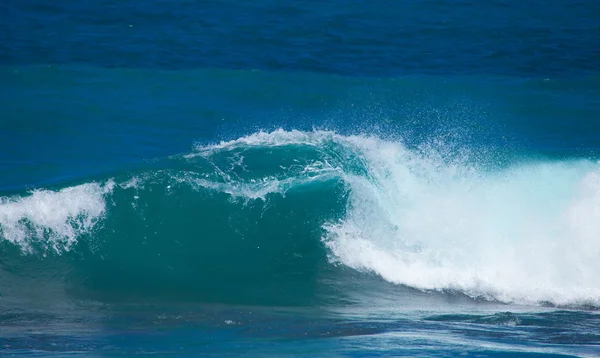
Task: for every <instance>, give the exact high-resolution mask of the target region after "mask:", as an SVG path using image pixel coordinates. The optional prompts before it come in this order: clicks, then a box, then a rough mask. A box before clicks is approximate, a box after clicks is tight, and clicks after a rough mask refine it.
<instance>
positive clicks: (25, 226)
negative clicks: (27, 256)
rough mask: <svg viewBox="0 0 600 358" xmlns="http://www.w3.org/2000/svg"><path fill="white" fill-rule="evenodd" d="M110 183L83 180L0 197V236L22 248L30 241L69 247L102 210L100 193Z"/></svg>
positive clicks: (110, 186) (29, 247) (27, 247)
mask: <svg viewBox="0 0 600 358" xmlns="http://www.w3.org/2000/svg"><path fill="white" fill-rule="evenodd" d="M113 187H114V183H113V182H112V181H111V182H108V183H106V184H105V185H100V184H98V183H87V184H83V185H78V186H74V187H69V188H65V189H62V190H60V191H51V190H44V189H38V190H34V191H32V192H31V195H29V196H14V197H2V198H0V228H1V232H0V238H1V239H4V240H8V241H10V242H12V243H14V244H16V245H18V246H20V247H21V249H22V250H23V251H24V252H31V251H32V250H33V246H34V243H38V244H39V245H40V246H41V247H43V249H44V250H46V249H49V248H51V249H53V250H55V251H56V252H57V253H60V252H62V251H63V250H69V249H70V248H71V247H72V246H73V245H74V244H75V243H76V242H77V238H78V236H79V235H81V234H83V233H88V232H90V230H92V229H93V228H94V226H95V225H96V224H97V222H98V221H99V219H101V218H102V217H103V216H104V214H105V211H106V203H105V198H104V196H105V195H106V194H107V193H109V192H111V191H112V189H113Z"/></svg>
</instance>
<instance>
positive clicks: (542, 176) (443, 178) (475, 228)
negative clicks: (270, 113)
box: [194, 130, 600, 305]
mask: <svg viewBox="0 0 600 358" xmlns="http://www.w3.org/2000/svg"><path fill="white" fill-rule="evenodd" d="M328 143H333V144H335V145H336V146H338V147H339V148H338V149H336V150H340V151H344V153H341V152H340V153H338V158H340V159H341V160H344V159H343V158H347V157H348V155H349V153H352V155H354V156H355V157H358V158H360V160H361V161H362V163H363V165H364V166H365V169H366V171H367V174H366V175H364V174H361V175H358V174H353V173H351V172H350V171H348V170H345V169H344V167H343V165H342V164H341V163H337V164H335V163H334V164H331V171H332V172H335V171H337V173H338V174H339V173H341V174H339V175H341V176H342V177H343V178H344V180H345V181H346V183H347V185H348V186H349V188H350V198H349V202H348V208H347V213H346V217H345V218H344V219H343V220H342V221H340V222H334V223H328V224H326V225H325V229H326V235H325V237H324V238H323V241H324V242H325V244H326V245H327V246H328V248H329V250H330V257H331V260H332V261H335V262H338V263H341V264H344V265H347V266H349V267H352V268H355V269H357V270H363V271H372V272H374V273H377V274H378V275H380V276H381V277H383V278H384V279H386V280H388V281H390V282H393V283H398V284H404V285H408V286H411V287H415V288H419V289H425V290H445V289H452V290H460V291H462V292H464V293H466V294H469V295H472V296H479V297H488V298H495V299H499V300H503V301H512V302H523V303H533V302H540V301H549V302H553V303H555V304H594V305H600V259H599V258H600V170H599V168H598V165H597V164H596V163H592V162H590V161H585V160H581V161H564V162H529V163H521V164H515V165H513V166H511V167H508V168H504V169H490V170H486V169H483V168H481V167H478V166H477V165H471V164H469V157H470V156H472V154H473V153H469V151H468V150H467V151H464V152H461V151H460V150H457V147H456V146H454V145H452V143H450V145H447V146H445V145H444V144H443V143H440V142H436V141H435V140H432V141H431V143H430V144H429V145H425V146H423V147H422V148H420V149H419V150H409V149H407V148H406V147H405V146H403V145H402V144H401V143H395V142H389V141H384V140H380V139H377V138H374V137H363V136H341V135H338V134H336V133H334V132H321V131H315V132H299V131H283V130H277V131H275V132H272V133H264V132H260V133H256V134H253V135H250V136H247V137H243V138H240V139H237V140H235V141H230V142H222V143H220V144H217V145H213V146H206V147H198V148H197V150H198V152H197V153H196V154H194V155H204V156H206V155H210V154H212V153H214V152H219V151H229V150H234V149H236V148H243V147H252V146H271V147H277V146H285V145H292V146H295V145H309V146H314V147H319V146H322V145H327V144H328ZM475 154H477V153H475ZM486 155H488V156H489V154H486ZM487 159H493V158H487ZM246 189H247V191H248V192H247V191H246V190H239V191H237V194H239V195H242V196H253V195H254V196H263V195H264V192H263V191H261V190H258V188H251V187H248V188H246ZM265 190H266V192H271V191H275V190H279V189H275V188H272V189H265Z"/></svg>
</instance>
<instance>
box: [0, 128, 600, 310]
mask: <svg viewBox="0 0 600 358" xmlns="http://www.w3.org/2000/svg"><path fill="white" fill-rule="evenodd" d="M482 156H483V154H481V152H477V153H474V152H472V151H469V150H458V151H457V150H456V148H449V147H448V146H447V143H446V144H444V143H440V142H437V141H435V140H434V141H431V142H430V143H429V144H428V145H422V146H420V147H418V148H408V147H407V146H405V145H403V144H402V143H399V142H393V141H386V140H382V139H379V138H376V137H366V136H342V135H338V134H336V133H333V132H325V131H315V132H299V131H283V130H278V131H275V132H271V133H263V132H259V133H256V134H253V135H250V136H246V137H242V138H240V139H237V140H234V141H231V142H222V143H220V144H215V145H209V146H198V147H197V148H196V149H195V150H194V151H193V152H192V153H190V154H187V155H183V156H174V157H171V158H165V159H162V160H159V161H155V162H152V163H150V164H149V167H148V168H147V169H144V170H139V171H136V172H129V173H125V172H123V173H119V174H118V175H116V176H114V177H112V178H97V179H96V180H94V181H89V182H85V183H80V184H74V185H71V186H66V187H63V188H54V189H52V190H50V189H45V190H36V191H33V192H30V193H28V194H23V195H20V196H12V197H4V198H3V199H2V201H1V203H0V229H1V235H2V236H1V237H2V241H1V242H0V250H2V254H3V255H2V257H3V259H2V265H1V266H0V270H3V272H4V273H5V274H4V275H2V277H3V278H4V280H5V281H6V282H4V284H5V285H4V286H7V285H8V286H10V285H13V286H14V285H17V282H21V283H20V285H22V286H23V285H24V284H23V283H22V281H21V280H20V279H22V278H23V277H19V275H20V274H19V273H17V272H11V267H14V266H15V265H18V266H27V267H28V268H29V270H28V271H24V272H31V271H35V272H39V274H38V275H37V276H36V275H34V276H36V277H38V278H39V277H45V278H49V280H50V281H57V282H60V284H62V285H65V287H66V288H67V291H68V292H70V294H73V295H77V296H84V297H87V296H90V295H91V296H93V297H96V298H102V299H118V298H123V297H137V298H139V297H146V298H160V297H164V298H173V299H185V298H189V299H201V300H209V301H216V302H233V301H237V302H258V303H263V304H270V303H273V304H275V303H277V304H282V303H286V304H306V303H311V302H314V301H315V300H317V299H318V295H319V293H320V292H322V291H323V287H324V286H327V285H328V283H331V282H332V281H338V282H346V286H347V287H352V288H351V289H357V288H356V287H355V286H353V285H352V284H351V282H350V281H345V280H348V278H347V277H346V276H345V275H346V274H347V273H348V272H349V270H356V271H358V272H365V273H374V274H376V275H379V276H380V277H382V278H383V279H384V280H386V281H389V282H391V283H395V284H400V285H404V286H409V287H413V288H416V289H420V290H425V291H429V290H435V291H447V290H452V291H459V292H462V293H464V294H467V295H469V296H472V297H484V298H487V299H496V300H501V301H514V302H525V303H532V302H533V303H535V302H550V303H552V304H559V305H562V304H564V305H569V304H579V305H582V304H587V305H593V306H598V305H600V289H599V288H598V287H599V285H598V279H597V277H600V264H599V263H598V261H597V257H598V255H599V254H600V244H599V243H598V242H597V240H596V237H597V235H598V233H600V224H599V223H600V209H599V208H600V171H599V170H598V165H597V164H596V163H593V162H590V161H587V160H564V161H544V160H536V161H534V160H529V161H519V162H516V161H515V162H514V163H512V164H509V165H504V164H503V165H502V166H494V165H491V164H490V163H493V162H494V161H493V156H494V153H487V154H486V155H485V156H487V157H486V158H483V159H482ZM8 281H10V282H8ZM342 286H344V284H342ZM11 287H12V286H11ZM15 290H18V288H15Z"/></svg>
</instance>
